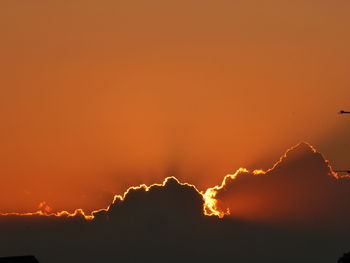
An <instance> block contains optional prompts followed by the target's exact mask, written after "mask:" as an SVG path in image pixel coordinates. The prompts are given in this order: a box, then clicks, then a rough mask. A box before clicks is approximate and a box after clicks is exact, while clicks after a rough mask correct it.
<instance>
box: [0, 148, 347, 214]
mask: <svg viewBox="0 0 350 263" xmlns="http://www.w3.org/2000/svg"><path fill="white" fill-rule="evenodd" d="M299 147H304V148H305V147H306V148H308V149H309V151H310V152H312V153H315V154H319V155H320V153H318V152H317V151H316V149H315V148H314V147H313V146H311V145H310V144H308V143H304V142H303V143H300V144H298V145H296V146H294V147H292V148H290V149H288V150H287V151H286V152H285V154H283V155H282V156H281V158H280V159H279V160H278V161H277V162H276V163H275V164H274V165H273V166H272V168H270V169H268V170H266V171H264V170H261V169H259V170H253V171H252V172H250V171H249V170H247V169H245V168H240V169H238V170H237V171H236V172H235V173H234V174H228V175H226V176H225V177H224V179H223V181H222V182H221V184H220V185H216V186H214V187H211V188H208V189H207V190H206V191H204V192H202V191H199V190H198V189H197V188H196V186H194V185H192V184H189V183H181V182H180V181H179V180H178V179H177V178H175V177H173V176H171V177H167V178H165V179H164V181H163V183H161V184H152V185H149V186H147V185H146V184H141V185H139V186H132V187H129V188H128V189H127V190H126V191H125V192H124V193H123V194H122V195H115V196H114V198H113V202H112V204H114V203H116V202H123V201H124V199H125V198H126V197H127V195H128V194H129V193H130V192H131V191H135V190H136V191H137V190H143V191H145V192H148V191H149V190H150V189H152V188H153V187H165V186H166V184H167V183H168V181H169V180H175V182H176V183H177V184H178V185H181V186H187V187H190V188H193V189H194V190H195V191H196V192H197V193H198V194H200V195H201V196H202V199H203V214H204V215H206V216H217V217H219V218H222V217H224V216H225V215H230V214H231V216H233V217H234V216H235V214H234V211H230V209H229V208H226V209H225V208H222V207H221V206H220V205H218V199H217V194H218V193H219V192H225V191H226V190H225V188H226V187H227V185H229V184H232V181H234V180H235V179H236V178H237V177H238V176H240V177H241V176H248V177H249V176H265V175H267V174H268V173H271V172H273V171H274V169H276V167H278V166H279V165H281V164H282V163H283V161H284V160H285V159H286V158H287V156H288V155H289V153H290V152H293V151H295V150H296V149H298V148H299ZM322 160H323V162H324V165H325V166H326V167H327V170H328V173H329V176H331V177H332V178H334V179H335V180H336V179H338V180H339V179H343V178H348V177H349V176H347V175H343V176H340V175H338V174H337V173H335V172H334V171H333V169H332V167H331V166H330V165H329V163H328V161H327V160H325V159H324V158H323V157H322ZM267 176H269V175H267ZM266 179H267V178H266ZM112 204H111V205H112ZM246 205H247V206H249V205H250V204H249V203H247V204H246ZM109 210H110V206H108V207H107V208H103V209H99V210H95V211H93V212H92V213H91V214H87V213H85V212H84V211H83V209H81V208H79V209H76V210H75V211H74V212H68V211H60V212H53V211H52V208H51V207H50V206H49V205H48V204H47V203H46V202H45V201H43V202H41V203H40V204H39V210H38V211H35V212H31V213H17V212H13V213H0V215H2V216H9V215H18V216H33V215H38V216H49V217H75V216H80V217H83V218H85V219H86V220H92V219H94V214H96V213H99V212H101V211H105V212H108V211H109Z"/></svg>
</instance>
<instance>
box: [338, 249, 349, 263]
mask: <svg viewBox="0 0 350 263" xmlns="http://www.w3.org/2000/svg"><path fill="white" fill-rule="evenodd" d="M338 263H350V252H349V253H345V254H344V255H343V256H342V257H341V258H340V259H339V260H338Z"/></svg>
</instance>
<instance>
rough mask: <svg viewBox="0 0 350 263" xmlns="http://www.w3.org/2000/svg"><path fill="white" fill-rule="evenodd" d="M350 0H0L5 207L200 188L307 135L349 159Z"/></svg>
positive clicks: (0, 164)
mask: <svg viewBox="0 0 350 263" xmlns="http://www.w3.org/2000/svg"><path fill="white" fill-rule="evenodd" d="M349 11H350V2H349V1H345V0H333V1H330V0H327V1H326V0H318V1H311V0H310V1H305V0H304V1H286V0H285V1H283V0H271V1H260V0H259V1H258V0H256V1H247V0H245V1H243V0H241V1H227V0H216V1H208V0H205V1H203V0H201V1H199V0H186V1H183V0H177V1H160V0H158V1H157V0H148V1H145V0H139V1H135V0H131V1H119V0H114V1H112V0H102V1H101V0H100V1H97V0H84V1H75V0H73V1H49V2H48V1H43V0H35V1H19V0H3V1H1V2H0V33H1V41H0V61H1V62H0V120H1V129H0V135H1V136H0V140H1V144H0V145H1V147H0V174H1V181H2V186H3V187H2V192H1V195H0V196H1V198H0V211H33V210H36V208H37V205H38V203H39V202H41V201H43V200H45V201H46V202H47V203H48V204H49V205H50V206H51V207H52V208H53V209H54V210H62V209H74V208H77V207H82V208H84V209H86V210H88V211H89V209H90V210H91V209H96V208H100V207H104V206H106V205H108V204H109V203H110V201H111V198H112V196H113V194H115V193H120V192H121V191H123V190H125V189H126V188H127V187H128V186H130V185H135V184H139V183H152V182H160V181H161V180H162V178H164V177H165V176H168V175H169V174H175V175H176V176H177V177H178V178H179V179H180V180H182V181H188V182H191V183H194V184H196V185H197V186H198V187H199V188H200V189H204V188H206V187H208V186H212V185H215V184H217V183H219V182H220V181H221V179H222V177H223V176H224V175H225V174H227V173H232V172H233V171H235V170H236V169H237V168H239V167H241V166H243V167H247V168H265V169H266V168H269V167H271V166H272V165H273V163H274V162H275V161H277V160H278V158H279V156H280V155H281V154H282V153H283V152H284V151H285V150H286V149H287V148H289V147H291V146H293V145H295V144H297V143H298V142H299V141H308V142H309V143H311V144H312V145H314V146H315V147H316V148H317V149H318V150H319V151H320V152H322V153H323V154H324V155H325V157H326V158H327V159H329V160H330V163H331V164H332V165H333V167H334V168H350V160H349V156H350V137H349V136H348V134H349V132H350V118H349V117H348V116H341V115H337V114H336V113H337V111H339V110H340V109H349V110H350V101H349V98H350V78H349V69H350V49H349V46H350V35H349V28H350V17H349Z"/></svg>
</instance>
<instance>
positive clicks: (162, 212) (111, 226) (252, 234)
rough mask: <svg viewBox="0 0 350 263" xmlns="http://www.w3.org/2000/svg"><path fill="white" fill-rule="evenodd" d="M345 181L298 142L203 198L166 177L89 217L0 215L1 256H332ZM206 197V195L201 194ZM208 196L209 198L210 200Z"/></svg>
mask: <svg viewBox="0 0 350 263" xmlns="http://www.w3.org/2000/svg"><path fill="white" fill-rule="evenodd" d="M349 191H350V184H349V179H348V177H340V176H338V175H336V174H335V173H334V172H333V171H332V169H331V167H330V166H329V164H328V162H327V161H325V160H324V158H323V156H322V155H321V154H319V153H318V152H316V151H315V149H314V148H312V147H311V146H310V145H308V144H306V143H302V144H299V145H297V146H296V147H293V148H292V149H291V150H289V151H288V152H287V153H286V154H285V155H284V156H283V157H282V158H281V159H280V160H279V162H277V163H276V164H275V166H274V167H273V168H271V169H270V170H268V171H253V172H248V171H243V170H241V171H239V172H237V173H236V175H235V176H227V177H226V178H225V180H224V181H223V183H222V184H221V185H220V186H217V187H216V188H213V189H212V191H211V193H214V194H215V198H216V199H215V200H216V201H217V203H215V204H212V205H213V207H216V206H217V207H218V208H220V209H221V210H222V211H224V212H225V211H226V209H227V208H229V209H230V215H227V216H225V217H223V218H219V217H217V216H207V215H205V214H204V212H203V207H205V206H206V205H207V206H208V203H206V202H208V201H207V200H206V199H205V196H206V195H205V194H204V193H201V192H199V191H198V190H197V189H196V188H195V187H194V186H192V185H189V184H183V183H180V182H179V181H178V180H177V179H175V178H173V177H170V178H167V180H165V182H164V183H163V184H160V185H153V186H152V187H146V186H142V187H133V188H129V190H128V191H127V192H126V193H125V194H124V196H116V198H115V200H114V202H113V203H112V204H111V205H110V206H109V207H108V208H107V209H102V210H99V211H95V212H94V214H93V219H92V220H86V217H85V216H84V214H83V213H76V214H75V215H73V216H56V215H52V216H43V215H40V214H31V215H29V214H27V215H15V214H8V215H6V216H0V247H1V249H0V256H12V255H25V254H32V255H35V256H36V257H37V258H38V259H39V261H40V262H41V263H56V262H242V263H243V262H244V263H250V262H261V261H262V262H276V263H280V262H286V263H288V262H290V263H292V262H293V263H295V262H308V263H310V262H315V263H316V262H317V263H323V262H324V263H326V262H335V261H336V259H337V258H339V255H342V254H343V253H344V251H348V250H349V244H350V235H349V234H350V228H349V224H348V222H349V219H350V213H349V211H348V203H349V201H350V195H349V193H350V192H349ZM207 194H208V193H207ZM210 200H214V199H210Z"/></svg>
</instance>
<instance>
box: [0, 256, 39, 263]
mask: <svg viewBox="0 0 350 263" xmlns="http://www.w3.org/2000/svg"><path fill="white" fill-rule="evenodd" d="M0 263H39V261H38V260H37V259H36V258H35V257H34V256H21V257H5V258H0Z"/></svg>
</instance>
